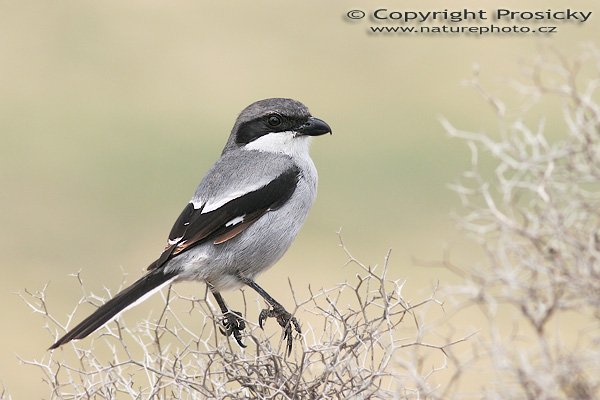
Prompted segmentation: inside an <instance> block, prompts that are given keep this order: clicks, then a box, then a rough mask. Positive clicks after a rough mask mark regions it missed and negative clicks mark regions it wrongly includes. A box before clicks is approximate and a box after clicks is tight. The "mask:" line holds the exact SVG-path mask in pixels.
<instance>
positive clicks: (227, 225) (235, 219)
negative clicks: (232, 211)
mask: <svg viewBox="0 0 600 400" xmlns="http://www.w3.org/2000/svg"><path fill="white" fill-rule="evenodd" d="M244 217H246V214H244V215H242V216H240V217H235V218H234V219H232V220H231V221H229V222H228V223H226V224H225V226H226V227H230V226H233V225H237V224H239V223H242V222H244Z"/></svg>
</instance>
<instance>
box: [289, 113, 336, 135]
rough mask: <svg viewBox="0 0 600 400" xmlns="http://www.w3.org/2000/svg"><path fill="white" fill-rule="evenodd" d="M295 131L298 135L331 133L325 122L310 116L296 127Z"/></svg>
mask: <svg viewBox="0 0 600 400" xmlns="http://www.w3.org/2000/svg"><path fill="white" fill-rule="evenodd" d="M296 132H298V133H299V134H300V135H307V136H319V135H324V134H326V133H331V127H330V126H329V125H327V122H325V121H323V120H321V119H319V118H315V117H310V118H309V119H308V121H306V122H305V123H304V124H302V125H300V127H299V128H298V129H296Z"/></svg>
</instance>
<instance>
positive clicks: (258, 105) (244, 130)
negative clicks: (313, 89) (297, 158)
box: [223, 98, 331, 153]
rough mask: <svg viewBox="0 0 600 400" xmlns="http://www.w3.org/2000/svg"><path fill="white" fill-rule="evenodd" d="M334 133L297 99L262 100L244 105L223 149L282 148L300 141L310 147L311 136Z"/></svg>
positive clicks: (270, 149)
mask: <svg viewBox="0 0 600 400" xmlns="http://www.w3.org/2000/svg"><path fill="white" fill-rule="evenodd" d="M325 133H331V128H330V127H329V125H327V123H325V122H324V121H322V120H320V119H318V118H315V117H313V116H312V115H310V112H309V111H308V108H306V106H305V105H304V104H302V103H300V102H299V101H297V100H293V99H284V98H273V99H264V100H259V101H257V102H255V103H252V104H250V105H249V106H248V107H246V108H244V110H242V112H241V113H240V115H239V117H238V118H237V120H236V121H235V125H234V126H233V129H232V130H231V135H230V136H229V140H228V141H227V144H226V145H225V149H223V153H226V152H227V151H230V150H233V149H235V148H241V147H246V148H248V149H257V150H267V151H282V152H287V150H289V149H287V148H288V147H296V145H299V144H300V142H302V143H303V146H305V147H306V148H307V149H308V138H309V137H311V136H318V135H323V134H325Z"/></svg>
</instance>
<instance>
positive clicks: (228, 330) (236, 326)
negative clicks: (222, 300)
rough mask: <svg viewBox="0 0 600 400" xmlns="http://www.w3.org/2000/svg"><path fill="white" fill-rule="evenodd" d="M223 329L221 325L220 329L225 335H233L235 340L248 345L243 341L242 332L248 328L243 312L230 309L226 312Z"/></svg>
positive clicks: (241, 344) (243, 345) (242, 345)
mask: <svg viewBox="0 0 600 400" xmlns="http://www.w3.org/2000/svg"><path fill="white" fill-rule="evenodd" d="M222 324H223V328H225V329H223V328H222V327H219V331H221V333H222V334H223V335H224V336H233V338H234V339H235V341H236V342H237V343H238V344H239V345H240V346H241V347H244V348H245V347H246V345H245V344H244V343H243V342H242V334H241V332H242V331H243V330H244V329H246V321H244V319H243V318H242V314H241V313H240V312H237V311H232V310H229V312H227V313H226V314H225V316H224V317H223V320H222Z"/></svg>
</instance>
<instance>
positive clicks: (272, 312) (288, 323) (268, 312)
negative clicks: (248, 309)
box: [258, 307, 302, 356]
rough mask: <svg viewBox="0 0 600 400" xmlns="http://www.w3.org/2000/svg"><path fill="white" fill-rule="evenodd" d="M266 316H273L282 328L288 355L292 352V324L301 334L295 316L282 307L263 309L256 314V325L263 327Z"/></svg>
mask: <svg viewBox="0 0 600 400" xmlns="http://www.w3.org/2000/svg"><path fill="white" fill-rule="evenodd" d="M267 318H275V319H276V320H277V323H279V326H281V327H282V328H283V339H284V340H286V341H287V346H286V347H287V353H288V356H289V355H290V354H291V353H292V344H293V335H292V333H293V332H292V326H293V327H294V329H295V330H296V332H298V333H299V334H302V330H301V329H300V323H299V322H298V320H297V319H296V317H294V316H292V314H290V313H289V312H287V311H286V310H285V309H284V308H283V307H276V308H272V309H264V310H262V311H261V312H260V315H259V316H258V325H259V326H260V327H261V328H262V329H264V328H263V327H264V323H265V321H266V320H267Z"/></svg>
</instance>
